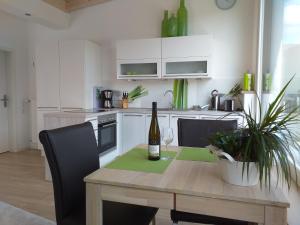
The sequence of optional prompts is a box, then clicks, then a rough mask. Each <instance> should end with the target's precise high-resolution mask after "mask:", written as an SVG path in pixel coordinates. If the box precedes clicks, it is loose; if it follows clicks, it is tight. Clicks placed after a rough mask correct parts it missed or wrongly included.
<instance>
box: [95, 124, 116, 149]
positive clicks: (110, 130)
mask: <svg viewBox="0 0 300 225" xmlns="http://www.w3.org/2000/svg"><path fill="white" fill-rule="evenodd" d="M116 145H117V122H116V121H110V122H107V123H101V124H98V149H99V151H100V154H101V153H104V152H106V151H108V150H110V149H113V148H115V147H116Z"/></svg>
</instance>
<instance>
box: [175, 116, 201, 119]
mask: <svg viewBox="0 0 300 225" xmlns="http://www.w3.org/2000/svg"><path fill="white" fill-rule="evenodd" d="M172 118H174V119H197V117H191V116H172Z"/></svg>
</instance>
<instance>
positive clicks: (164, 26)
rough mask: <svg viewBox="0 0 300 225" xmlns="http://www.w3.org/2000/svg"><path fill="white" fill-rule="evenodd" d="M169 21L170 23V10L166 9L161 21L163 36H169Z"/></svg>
mask: <svg viewBox="0 0 300 225" xmlns="http://www.w3.org/2000/svg"><path fill="white" fill-rule="evenodd" d="M168 23H169V12H168V10H165V11H164V19H163V21H162V23H161V36H162V37H168Z"/></svg>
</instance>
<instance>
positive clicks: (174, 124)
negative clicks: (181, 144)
mask: <svg viewBox="0 0 300 225" xmlns="http://www.w3.org/2000/svg"><path fill="white" fill-rule="evenodd" d="M178 119H199V116H193V115H171V116H170V127H171V128H172V129H173V134H174V139H173V142H172V143H171V144H170V145H173V146H178V129H177V121H178Z"/></svg>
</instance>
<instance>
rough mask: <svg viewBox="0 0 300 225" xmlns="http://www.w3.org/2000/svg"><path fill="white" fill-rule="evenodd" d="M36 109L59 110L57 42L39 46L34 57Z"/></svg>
mask: <svg viewBox="0 0 300 225" xmlns="http://www.w3.org/2000/svg"><path fill="white" fill-rule="evenodd" d="M34 66H35V75H36V100H37V103H36V104H37V108H38V109H41V110H52V111H53V110H59V108H60V99H59V88H60V87H59V82H60V81H59V80H60V77H59V76H60V75H59V45H58V41H52V42H51V41H48V42H44V43H42V44H39V45H38V46H37V48H36V50H35V57H34Z"/></svg>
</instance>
